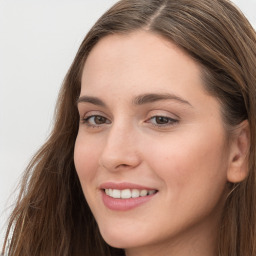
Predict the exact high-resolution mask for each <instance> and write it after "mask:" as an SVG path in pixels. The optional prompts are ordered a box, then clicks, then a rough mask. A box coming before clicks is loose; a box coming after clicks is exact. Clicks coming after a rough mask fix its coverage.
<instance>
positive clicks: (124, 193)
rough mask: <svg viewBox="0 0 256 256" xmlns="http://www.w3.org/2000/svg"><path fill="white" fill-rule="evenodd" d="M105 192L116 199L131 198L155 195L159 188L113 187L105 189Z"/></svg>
mask: <svg viewBox="0 0 256 256" xmlns="http://www.w3.org/2000/svg"><path fill="white" fill-rule="evenodd" d="M103 192H104V193H105V194H106V195H107V196H109V197H112V198H116V199H129V198H138V197H145V196H150V195H154V194H156V193H157V190H155V189H150V190H148V189H129V188H127V189H122V190H120V189H112V188H106V189H103Z"/></svg>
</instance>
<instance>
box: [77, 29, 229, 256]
mask: <svg viewBox="0 0 256 256" xmlns="http://www.w3.org/2000/svg"><path fill="white" fill-rule="evenodd" d="M78 109H79V114H80V118H81V121H80V127H79V132H78V136H77V140H76V145H75V153H74V157H75V166H76V170H77V173H78V176H79V179H80V182H81V185H82V189H83V192H84V195H85V197H86V200H87V202H88V204H89V206H90V208H91V210H92V212H93V214H94V216H95V219H96V221H97V223H98V225H99V229H100V232H101V234H102V236H103V238H104V239H105V240H106V242H107V243H109V244H110V245H112V246H114V247H120V248H126V249H127V252H128V253H129V252H130V251H132V250H134V251H136V250H137V251H138V252H139V250H140V249H142V248H143V249H145V248H149V247H151V248H152V250H153V247H154V246H155V247H156V248H157V247H158V248H160V247H159V246H161V248H162V249H163V248H166V246H169V247H172V248H174V247H175V245H179V246H180V248H182V247H184V248H186V246H188V245H192V246H195V247H196V245H197V243H198V244H200V243H201V242H202V241H204V242H205V243H206V244H207V243H208V242H209V241H213V240H214V238H215V234H216V229H217V226H218V223H219V216H220V212H221V209H222V206H223V198H224V194H225V193H224V191H225V187H226V181H227V170H228V168H229V162H228V161H229V159H230V157H229V150H228V147H227V140H226V136H225V130H224V127H223V122H222V118H221V110H220V104H219V102H218V101H217V100H216V99H215V98H214V97H212V96H210V95H209V94H207V93H206V91H205V90H204V85H203V82H202V79H201V77H200V67H199V65H198V64H197V63H196V62H194V61H193V60H192V59H191V58H190V57H189V56H188V55H186V54H185V53H184V52H183V51H182V50H181V49H179V48H177V46H175V45H174V44H172V43H171V42H169V41H167V40H165V39H163V38H162V37H160V36H158V35H154V34H153V33H150V32H143V31H137V32H133V33H131V34H129V35H110V36H107V37H105V38H103V39H102V40H101V41H100V42H99V43H98V44H97V45H96V46H95V47H94V48H93V50H92V51H91V53H90V54H89V57H88V59H87V61H86V63H85V66H84V70H83V75H82V88H81V95H80V99H79V100H78ZM152 250H151V251H152ZM128 253H127V255H128ZM129 255H130V254H129ZM138 255H139V253H138ZM148 255H149V254H148ZM154 255H157V254H154ZM159 255H160V254H159ZM179 255H182V254H179ZM191 255H192V254H191ZM205 255H208V254H205Z"/></svg>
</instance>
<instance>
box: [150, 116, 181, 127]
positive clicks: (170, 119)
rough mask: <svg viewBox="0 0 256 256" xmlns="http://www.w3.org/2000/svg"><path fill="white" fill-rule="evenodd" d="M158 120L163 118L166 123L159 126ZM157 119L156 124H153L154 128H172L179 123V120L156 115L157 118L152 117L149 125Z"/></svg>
mask: <svg viewBox="0 0 256 256" xmlns="http://www.w3.org/2000/svg"><path fill="white" fill-rule="evenodd" d="M157 118H161V119H162V120H163V119H164V121H165V123H162V124H159V123H157ZM153 119H155V122H154V123H152V125H154V126H157V127H160V128H161V127H167V126H172V125H174V124H176V123H178V120H177V119H174V118H171V117H168V116H161V115H156V116H152V117H150V118H149V119H148V120H147V123H148V122H149V121H150V120H153Z"/></svg>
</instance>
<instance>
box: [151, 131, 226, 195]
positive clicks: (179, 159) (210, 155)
mask: <svg viewBox="0 0 256 256" xmlns="http://www.w3.org/2000/svg"><path fill="white" fill-rule="evenodd" d="M199 134H200V135H199ZM199 134H194V135H193V136H192V135H191V136H188V137H186V136H179V137H176V138H173V139H171V140H170V141H168V140H166V141H165V142H162V143H160V144H159V146H158V147H157V148H154V149H151V148H148V149H147V150H148V151H147V154H148V155H149V156H150V157H149V159H150V166H151V169H153V170H155V171H156V172H157V175H158V176H159V177H160V178H161V179H162V181H163V183H164V184H165V186H166V188H167V189H169V191H168V193H171V194H175V195H176V196H177V197H179V196H184V195H185V194H187V196H188V197H191V195H195V196H204V195H203V193H206V192H211V193H212V192H214V191H216V192H217V191H220V190H221V189H220V187H224V185H225V183H226V171H227V159H228V157H227V153H226V152H225V147H224V143H223V139H222V138H221V137H220V136H219V137H216V136H213V138H214V139H212V138H211V136H209V135H208V133H205V134H203V133H199ZM216 138H217V139H216ZM155 145H156V144H155ZM200 193H201V194H200ZM217 193H219V192H217ZM170 196H171V195H170Z"/></svg>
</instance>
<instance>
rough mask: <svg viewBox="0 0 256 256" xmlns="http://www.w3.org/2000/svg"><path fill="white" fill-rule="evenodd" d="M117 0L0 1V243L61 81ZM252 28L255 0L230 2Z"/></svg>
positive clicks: (47, 128) (255, 21)
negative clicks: (85, 39) (88, 34)
mask: <svg viewBox="0 0 256 256" xmlns="http://www.w3.org/2000/svg"><path fill="white" fill-rule="evenodd" d="M115 2H117V0H93V1H92V0H62V1H60V0H55V1H50V0H37V1H35V0H2V1H0V247H1V244H2V242H3V235H4V230H5V228H6V221H7V217H8V215H9V214H10V210H11V208H12V204H13V202H14V198H15V196H16V195H17V189H16V187H17V185H18V182H19V180H20V178H21V176H22V172H23V170H24V169H25V167H26V165H27V164H28V162H29V160H30V159H31V157H32V156H33V154H34V153H35V152H36V151H37V149H39V147H40V146H41V145H42V144H43V142H44V141H45V139H46V138H47V135H48V134H49V132H50V130H51V125H52V116H53V110H54V106H55V102H56V98H57V94H58V90H59V88H60V85H61V83H62V80H63V78H64V76H65V74H66V72H67V70H68V68H69V66H70V64H71V62H72V60H73V58H74V56H75V53H76V51H77V49H78V47H79V45H80V43H81V41H82V39H83V37H84V36H85V34H86V32H87V31H88V30H89V28H90V27H91V26H92V25H93V24H94V22H95V21H96V20H97V19H98V18H99V16H100V15H101V14H102V13H104V12H105V11H106V10H107V9H108V8H109V7H110V6H112V4H113V3H115ZM234 2H235V3H236V4H237V5H238V6H239V7H240V8H241V10H242V11H243V12H244V13H245V15H246V16H247V17H248V19H249V20H250V21H251V23H252V24H253V25H254V27H256V14H255V11H256V0H234Z"/></svg>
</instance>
